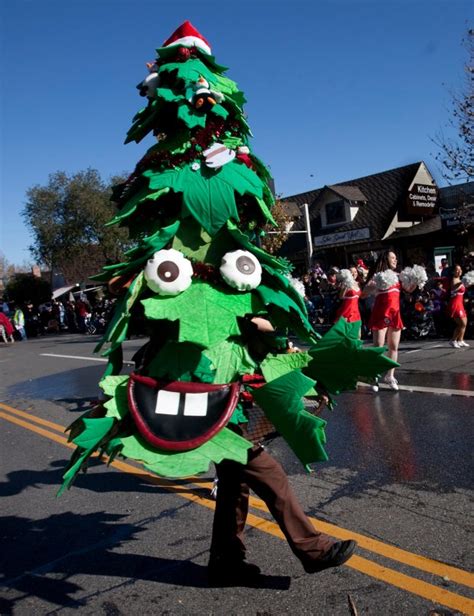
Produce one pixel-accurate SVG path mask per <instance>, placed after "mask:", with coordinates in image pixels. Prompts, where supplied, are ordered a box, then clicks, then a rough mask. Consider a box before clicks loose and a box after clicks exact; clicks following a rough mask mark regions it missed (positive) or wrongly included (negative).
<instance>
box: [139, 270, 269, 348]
mask: <svg viewBox="0 0 474 616" xmlns="http://www.w3.org/2000/svg"><path fill="white" fill-rule="evenodd" d="M143 305H144V307H145V315H146V316H147V318H149V319H169V320H170V321H176V320H179V342H192V343H194V344H197V345H200V346H202V347H205V348H209V347H212V346H213V345H215V344H217V343H219V342H221V341H222V340H226V339H227V338H229V337H230V336H238V335H239V334H240V330H239V326H238V322H237V317H239V316H241V317H244V316H245V315H246V314H256V313H257V312H258V311H259V310H261V308H262V304H261V303H260V302H259V300H258V298H257V297H256V296H255V295H254V294H253V293H239V292H238V291H231V290H230V289H229V290H224V289H217V288H215V287H212V286H210V285H209V284H205V283H203V282H200V281H196V282H194V283H193V284H192V285H191V286H190V287H189V289H187V291H185V292H184V293H181V294H180V295H177V296H175V297H165V296H159V295H157V296H155V297H151V298H150V299H146V300H144V301H143ZM197 324H199V325H198V326H197Z"/></svg>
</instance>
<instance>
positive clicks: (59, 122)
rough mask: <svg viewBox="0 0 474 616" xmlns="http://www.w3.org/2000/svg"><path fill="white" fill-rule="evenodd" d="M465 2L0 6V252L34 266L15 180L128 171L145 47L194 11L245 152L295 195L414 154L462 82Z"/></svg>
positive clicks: (29, 1)
mask: <svg viewBox="0 0 474 616" xmlns="http://www.w3.org/2000/svg"><path fill="white" fill-rule="evenodd" d="M471 7H472V4H471V2H470V1H467V0H466V1H464V0H428V1H425V0H423V1H421V0H420V1H418V0H385V1H383V2H382V1H380V0H373V1H357V0H333V1H329V0H327V1H324V0H302V1H300V0H291V1H290V0H285V1H284V0H239V2H236V1H235V2H229V1H227V2H226V1H225V0H221V1H215V0H201V2H196V1H195V0H194V1H192V2H190V1H188V0H181V2H169V0H133V1H132V0H68V1H67V2H65V1H64V0H61V1H56V0H42V1H41V2H39V1H37V0H14V2H2V3H1V9H0V10H1V15H0V17H1V22H2V24H3V26H2V30H3V32H2V33H1V39H2V50H1V51H2V60H1V63H2V82H3V83H2V92H3V94H4V96H3V104H2V108H1V112H2V117H1V122H2V134H1V144H2V148H1V221H0V251H1V252H3V254H4V255H5V256H6V258H7V259H8V260H9V261H11V262H13V263H17V264H19V263H21V262H23V261H24V260H31V259H30V256H29V252H28V249H27V248H28V245H29V244H30V243H31V236H30V235H29V233H28V230H27V229H26V228H25V226H24V224H23V221H22V219H21V217H20V212H21V210H22V208H23V206H24V202H25V192H26V190H27V189H28V188H29V187H31V186H33V185H35V184H45V183H46V182H47V179H48V174H49V173H51V172H54V171H56V170H65V171H68V172H75V171H79V170H81V169H85V168H87V167H95V168H97V169H98V170H99V171H100V172H101V174H102V175H103V177H105V178H107V177H109V176H111V175H113V174H115V173H121V172H131V171H132V170H133V168H134V166H135V163H136V162H137V161H138V160H139V159H140V158H141V157H142V155H143V154H144V152H145V151H146V149H147V148H148V147H149V146H150V145H151V143H152V142H151V141H143V142H142V143H141V144H138V145H137V144H129V145H127V146H124V145H123V141H124V138H125V133H126V131H127V130H128V128H129V126H130V123H131V119H132V116H133V115H134V114H135V113H136V111H138V109H140V108H141V107H142V106H143V99H141V98H140V97H139V95H138V92H137V90H136V89H135V86H136V84H137V83H138V82H139V81H140V80H141V79H142V78H143V77H144V76H145V75H146V69H145V62H147V61H149V60H152V59H153V58H154V57H155V52H154V50H155V48H156V47H159V46H160V45H161V44H162V42H163V41H164V40H165V39H167V38H168V36H169V35H170V34H171V33H172V32H173V31H174V30H175V29H176V27H177V26H179V25H180V24H181V23H182V22H183V21H185V20H186V19H189V20H190V21H191V22H192V23H193V24H194V26H195V27H196V28H197V29H198V30H199V31H200V32H201V33H202V34H203V35H204V37H205V38H207V40H208V41H209V42H210V43H211V46H212V52H213V54H214V55H215V57H216V59H217V61H218V62H219V63H220V64H224V65H225V66H228V67H229V71H228V73H227V75H228V76H229V77H230V78H231V79H234V80H235V81H237V83H238V84H239V86H240V88H241V89H242V90H243V91H244V93H245V95H246V98H247V100H248V103H247V105H246V107H245V111H246V113H247V115H248V121H249V123H250V126H251V128H252V131H253V134H254V139H253V149H254V151H255V153H256V154H257V155H258V156H260V157H261V158H262V159H263V160H264V161H265V162H266V163H267V165H268V166H269V167H270V169H271V172H272V174H273V176H274V178H275V183H276V190H277V193H279V194H282V195H290V194H295V193H298V192H303V191H306V190H310V189H313V188H317V187H319V186H322V185H324V184H331V183H337V182H341V181H345V180H350V179H351V178H356V177H360V176H363V175H369V174H371V173H376V172H379V171H383V170H385V169H391V168H394V167H398V166H401V165H404V164H408V163H412V162H415V161H418V160H424V161H425V162H426V163H427V165H428V167H429V168H430V170H431V171H432V173H433V174H434V176H435V178H436V179H437V180H438V181H439V182H440V184H441V185H443V181H442V179H441V176H440V173H439V171H438V169H437V167H436V164H435V161H434V158H433V154H434V153H435V151H436V148H435V146H434V145H433V144H432V142H431V140H430V138H431V137H433V136H434V135H435V134H436V133H437V132H438V131H439V130H440V129H441V128H442V127H443V126H444V125H445V124H446V123H447V121H448V119H449V112H448V109H449V102H450V91H452V90H453V89H459V88H461V87H462V83H463V65H464V63H465V62H466V61H467V53H466V52H465V50H464V49H463V47H462V44H461V39H462V38H463V36H464V35H465V33H466V30H467V27H468V23H469V22H470V23H471V27H472V16H473V14H472V13H473V12H472V8H471Z"/></svg>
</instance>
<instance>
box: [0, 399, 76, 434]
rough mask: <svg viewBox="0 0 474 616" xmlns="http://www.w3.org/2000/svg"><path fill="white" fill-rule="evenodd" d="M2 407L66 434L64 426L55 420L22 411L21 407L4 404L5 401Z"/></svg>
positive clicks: (0, 403) (0, 404) (0, 406)
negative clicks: (16, 407)
mask: <svg viewBox="0 0 474 616" xmlns="http://www.w3.org/2000/svg"><path fill="white" fill-rule="evenodd" d="M0 408H1V409H3V410H4V411H8V412H9V413H13V414H14V415H18V417H24V418H25V419H29V420H30V421H34V422H35V423H37V424H40V425H41V426H47V427H48V428H51V429H52V430H56V431H57V432H61V433H62V434H64V430H65V428H64V426H61V425H59V424H57V423H54V422H53V421H48V420H47V419H42V418H41V417H37V416H36V415H32V414H31V413H27V412H25V411H20V409H15V408H13V406H8V404H4V403H3V402H0Z"/></svg>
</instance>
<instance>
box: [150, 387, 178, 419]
mask: <svg viewBox="0 0 474 616" xmlns="http://www.w3.org/2000/svg"><path fill="white" fill-rule="evenodd" d="M178 408H179V393H178V392H176V391H165V390H164V389H160V390H159V391H158V396H157V398H156V406H155V413H156V414H157V415H177V414H178Z"/></svg>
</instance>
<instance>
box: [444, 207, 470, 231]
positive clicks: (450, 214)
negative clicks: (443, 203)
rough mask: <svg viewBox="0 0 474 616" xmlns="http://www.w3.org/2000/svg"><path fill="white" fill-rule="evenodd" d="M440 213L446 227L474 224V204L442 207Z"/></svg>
mask: <svg viewBox="0 0 474 616" xmlns="http://www.w3.org/2000/svg"><path fill="white" fill-rule="evenodd" d="M439 215H440V218H441V222H442V224H443V227H444V228H445V229H451V228H454V227H459V226H465V225H472V224H474V204H470V205H466V206H463V207H459V208H440V209H439Z"/></svg>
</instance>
